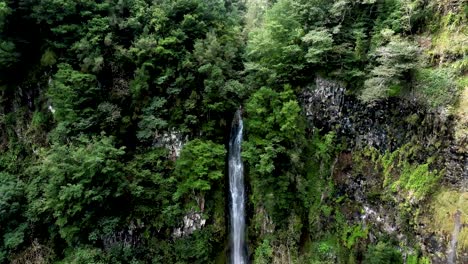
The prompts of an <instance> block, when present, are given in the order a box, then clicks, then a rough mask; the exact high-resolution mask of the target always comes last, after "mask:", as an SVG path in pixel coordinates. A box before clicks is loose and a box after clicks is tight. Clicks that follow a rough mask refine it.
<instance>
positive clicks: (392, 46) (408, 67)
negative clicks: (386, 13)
mask: <svg viewBox="0 0 468 264" xmlns="http://www.w3.org/2000/svg"><path fill="white" fill-rule="evenodd" d="M418 54H419V48H418V47H417V46H416V45H415V44H413V43H411V42H410V41H408V40H405V39H403V38H400V37H394V38H393V39H392V40H391V41H390V42H389V43H388V44H386V45H385V46H381V47H379V48H377V50H376V52H375V54H374V56H375V58H376V62H377V66H375V67H374V68H373V69H372V70H371V77H370V78H369V79H367V80H366V81H365V83H364V90H363V91H362V94H361V96H360V98H361V99H362V100H363V101H365V102H372V101H377V100H380V99H383V98H386V97H388V96H390V95H396V94H398V93H399V90H400V89H401V88H402V87H405V82H406V81H407V80H408V79H409V78H411V74H412V72H413V71H414V70H415V69H416V67H417V66H418V65H419V64H418Z"/></svg>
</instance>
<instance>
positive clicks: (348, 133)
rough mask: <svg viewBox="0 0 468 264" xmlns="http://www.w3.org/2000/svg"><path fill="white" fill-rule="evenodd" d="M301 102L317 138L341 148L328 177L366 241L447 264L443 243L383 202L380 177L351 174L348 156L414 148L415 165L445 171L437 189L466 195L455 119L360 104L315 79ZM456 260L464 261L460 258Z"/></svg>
mask: <svg viewBox="0 0 468 264" xmlns="http://www.w3.org/2000/svg"><path fill="white" fill-rule="evenodd" d="M300 99H301V101H302V104H303V109H304V112H305V114H306V117H307V119H308V121H309V124H310V125H311V126H312V127H313V128H317V129H320V130H321V131H322V133H326V132H329V131H334V132H335V133H336V135H337V138H338V140H339V141H340V140H341V142H344V143H345V147H346V149H345V150H344V151H343V152H342V153H341V155H340V156H339V157H338V158H337V163H336V164H335V166H334V171H333V175H332V177H333V181H334V183H335V186H336V188H337V190H338V193H339V195H340V196H346V197H348V198H349V202H347V204H346V205H345V206H343V208H342V210H343V213H344V215H345V216H346V218H347V221H350V222H353V223H360V224H362V225H363V226H365V227H369V237H368V238H369V240H370V242H373V241H375V240H377V238H378V237H388V236H391V237H393V238H395V239H397V240H398V241H400V242H401V243H402V244H405V245H408V243H413V242H411V241H418V242H417V244H418V245H419V247H420V248H421V250H422V251H424V252H426V253H427V254H428V255H430V256H431V259H432V261H433V263H447V254H446V251H447V246H448V244H447V240H446V239H445V238H444V237H441V236H440V234H434V233H431V232H430V231H429V230H428V227H426V226H424V224H422V223H419V224H416V223H414V224H409V223H406V222H405V221H407V220H405V217H404V216H402V215H400V213H399V212H398V210H397V209H398V208H397V207H398V204H395V203H398V200H395V199H388V198H384V197H382V194H383V189H382V188H383V178H382V177H381V175H380V176H379V175H378V172H377V171H374V169H373V168H372V166H364V168H362V169H361V171H360V173H359V174H356V173H355V172H354V171H353V168H354V166H355V165H356V164H353V153H356V152H355V151H357V150H360V149H363V148H364V147H367V146H372V147H374V148H376V149H377V150H379V151H380V152H381V153H384V152H385V151H394V150H396V149H398V148H399V147H401V146H403V145H405V144H410V145H411V146H416V145H417V146H420V147H419V148H418V151H417V153H416V157H415V160H413V161H414V162H419V163H425V162H427V159H428V158H429V157H435V162H434V163H433V164H432V166H433V167H432V168H433V169H438V170H442V169H444V170H445V173H444V177H443V178H442V184H443V185H445V186H450V187H452V188H454V189H456V190H461V191H467V190H468V170H467V168H468V154H467V152H466V146H467V145H468V142H466V140H465V141H463V140H454V127H455V125H456V122H457V120H455V118H454V117H453V116H451V115H449V114H448V113H447V112H446V111H444V110H440V109H439V110H429V109H427V108H426V107H424V106H422V105H419V104H417V103H416V102H413V101H405V100H402V99H395V98H394V99H387V100H384V101H380V102H376V103H374V104H364V103H362V102H360V101H359V100H358V99H357V98H356V97H355V96H353V95H349V94H348V93H347V91H346V89H345V87H344V86H343V85H342V84H340V83H338V82H334V81H331V80H326V79H323V78H320V77H317V78H316V80H315V83H314V84H312V85H310V87H307V88H306V89H304V91H303V93H302V95H301V98H300ZM410 202H411V201H410ZM412 205H413V206H416V207H417V206H418V205H415V204H412ZM408 228H410V229H411V230H408ZM459 258H460V259H462V261H465V259H464V256H459ZM461 263H464V262H461ZM467 263H468V262H467Z"/></svg>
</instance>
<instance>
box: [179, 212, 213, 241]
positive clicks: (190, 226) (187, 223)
mask: <svg viewBox="0 0 468 264" xmlns="http://www.w3.org/2000/svg"><path fill="white" fill-rule="evenodd" d="M205 224H206V219H204V218H203V216H202V215H201V213H197V212H190V213H188V214H186V215H185V216H184V218H183V225H182V227H179V228H176V229H174V231H173V232H172V236H173V237H175V238H179V237H183V236H188V235H191V234H192V233H193V232H195V230H198V229H201V228H202V227H204V226H205Z"/></svg>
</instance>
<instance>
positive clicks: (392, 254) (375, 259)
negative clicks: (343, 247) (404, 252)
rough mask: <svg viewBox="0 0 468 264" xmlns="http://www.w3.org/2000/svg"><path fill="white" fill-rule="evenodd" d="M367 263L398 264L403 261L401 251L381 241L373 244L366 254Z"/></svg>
mask: <svg viewBox="0 0 468 264" xmlns="http://www.w3.org/2000/svg"><path fill="white" fill-rule="evenodd" d="M363 263H365V264H388V263H392V264H398V263H403V259H402V257H401V253H400V252H399V251H398V250H397V249H396V248H394V247H393V246H391V245H388V244H386V243H384V242H379V243H377V245H371V246H370V247H369V248H368V249H367V252H366V254H365V259H364V262H363Z"/></svg>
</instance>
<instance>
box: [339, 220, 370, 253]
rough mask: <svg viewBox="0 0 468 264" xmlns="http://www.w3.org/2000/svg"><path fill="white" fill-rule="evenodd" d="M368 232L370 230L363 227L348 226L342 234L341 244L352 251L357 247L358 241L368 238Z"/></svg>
mask: <svg viewBox="0 0 468 264" xmlns="http://www.w3.org/2000/svg"><path fill="white" fill-rule="evenodd" d="M367 232H368V230H367V229H366V228H363V227H362V226H361V225H354V226H348V225H346V226H344V228H343V231H342V233H341V242H342V243H343V245H344V246H345V247H346V248H348V249H351V248H352V247H353V246H354V245H356V243H357V241H358V239H360V238H367Z"/></svg>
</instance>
